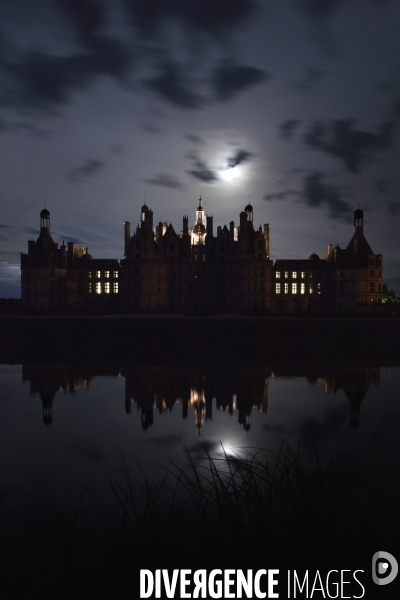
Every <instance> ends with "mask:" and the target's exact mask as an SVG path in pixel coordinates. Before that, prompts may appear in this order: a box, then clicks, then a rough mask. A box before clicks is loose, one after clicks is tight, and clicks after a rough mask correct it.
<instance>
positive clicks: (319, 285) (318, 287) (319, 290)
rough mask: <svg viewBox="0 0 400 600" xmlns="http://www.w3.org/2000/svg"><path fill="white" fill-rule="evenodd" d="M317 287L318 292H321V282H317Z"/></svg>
mask: <svg viewBox="0 0 400 600" xmlns="http://www.w3.org/2000/svg"><path fill="white" fill-rule="evenodd" d="M317 289H318V294H320V293H321V284H320V283H318V284H317Z"/></svg>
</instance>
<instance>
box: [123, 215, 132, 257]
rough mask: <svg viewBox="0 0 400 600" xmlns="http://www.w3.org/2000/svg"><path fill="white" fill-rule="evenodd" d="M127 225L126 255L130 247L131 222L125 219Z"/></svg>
mask: <svg viewBox="0 0 400 600" xmlns="http://www.w3.org/2000/svg"><path fill="white" fill-rule="evenodd" d="M124 226H125V252H124V256H126V255H127V252H128V249H129V242H130V239H131V224H130V223H129V221H125V223H124Z"/></svg>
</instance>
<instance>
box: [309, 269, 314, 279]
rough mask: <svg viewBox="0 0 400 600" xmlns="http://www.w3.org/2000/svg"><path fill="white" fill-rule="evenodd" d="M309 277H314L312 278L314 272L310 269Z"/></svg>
mask: <svg viewBox="0 0 400 600" xmlns="http://www.w3.org/2000/svg"><path fill="white" fill-rule="evenodd" d="M308 278H309V279H312V278H313V273H312V271H310V272H309V274H308Z"/></svg>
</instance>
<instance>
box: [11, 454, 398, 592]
mask: <svg viewBox="0 0 400 600" xmlns="http://www.w3.org/2000/svg"><path fill="white" fill-rule="evenodd" d="M171 469H172V474H170V475H169V477H168V478H167V479H164V480H163V481H161V482H159V483H156V484H155V483H153V484H152V483H151V482H148V481H146V480H145V478H144V477H140V478H139V479H133V478H132V476H131V475H130V474H129V473H127V482H126V486H125V487H124V488H121V487H120V486H118V485H117V484H116V483H115V482H113V481H110V485H111V486H113V489H114V494H115V503H114V504H113V505H112V506H104V505H102V504H101V502H100V501H99V500H98V499H96V498H93V497H90V496H89V497H88V496H83V498H82V502H81V504H80V505H79V506H78V507H77V508H76V510H75V511H73V512H72V513H71V514H68V515H62V516H60V519H61V518H62V519H63V523H64V529H63V530H62V531H60V529H58V530H57V534H54V535H53V534H52V531H51V529H49V528H48V524H45V523H44V524H42V525H40V524H39V525H37V526H36V529H35V530H33V531H32V532H31V533H30V534H29V535H26V536H20V537H19V538H14V539H12V538H11V539H10V538H9V539H7V540H3V542H2V548H1V550H2V556H3V560H2V563H1V570H2V576H1V579H0V584H1V585H0V589H1V590H2V593H3V595H2V597H4V598H7V599H8V598H43V599H44V600H47V599H48V598H57V599H64V598H65V599H67V598H68V599H69V598H82V599H83V598H85V599H86V600H88V599H92V598H93V599H101V598H105V599H108V598H117V599H119V600H122V599H125V598H129V599H131V598H139V573H140V569H147V570H149V571H151V572H153V573H154V572H155V570H156V569H169V570H170V573H171V574H172V570H173V569H183V568H184V569H192V571H194V570H198V569H205V570H207V572H208V573H209V572H211V571H212V570H213V569H220V570H221V571H223V570H224V569H234V570H235V569H242V570H243V571H244V572H245V573H247V569H252V570H253V572H256V571H257V570H260V569H266V570H268V569H279V576H277V578H278V581H279V586H278V589H277V590H276V589H275V591H279V597H280V598H289V597H299V598H305V597H307V598H311V597H312V598H326V597H331V598H338V597H340V598H345V597H346V598H353V597H354V598H355V597H358V598H360V597H365V598H367V599H368V600H373V599H378V598H379V599H380V600H381V599H382V598H390V599H394V598H397V597H398V594H399V591H400V586H399V583H398V581H399V580H398V579H397V580H396V581H394V582H393V583H391V584H390V585H388V586H385V587H383V586H377V585H376V584H375V583H373V582H372V571H371V568H372V567H371V565H372V557H373V555H374V554H375V553H376V552H377V551H380V550H385V551H386V552H390V553H392V554H393V555H394V556H397V558H398V551H399V545H398V541H399V534H400V528H399V525H400V520H399V511H398V498H397V497H394V496H393V495H392V493H391V490H390V487H387V486H386V485H379V486H378V485H377V486H375V485H371V482H370V481H369V482H368V481H366V479H365V473H364V471H363V470H362V471H360V470H357V469H355V467H354V466H353V465H352V463H351V457H349V456H346V457H343V456H341V457H336V458H334V459H330V458H328V459H325V460H322V459H321V458H319V457H318V456H316V455H310V454H307V455H300V454H299V453H293V452H292V451H291V450H290V449H287V448H285V447H283V449H282V451H281V453H280V454H278V455H277V456H271V455H269V456H268V453H266V452H264V453H262V452H261V453H258V454H254V453H252V454H248V455H247V456H246V455H245V456H244V457H243V456H241V458H240V459H239V458H235V457H227V456H224V453H223V450H222V454H221V458H220V459H213V460H211V459H210V458H209V457H208V458H207V457H205V460H204V465H203V466H200V467H199V466H194V464H193V463H192V461H191V458H190V456H188V468H187V469H184V470H179V469H174V468H173V467H172V468H171ZM294 572H296V574H297V576H298V577H299V578H300V580H301V581H304V577H306V573H308V575H307V577H308V579H307V588H308V594H307V595H306V594H305V592H304V591H303V593H300V591H299V590H297V595H294V594H293V590H292V595H289V594H288V591H287V587H288V573H290V578H291V580H292V581H291V585H293V583H294V579H293V578H294ZM317 572H318V577H320V579H318V578H317V575H316V573H317ZM329 572H330V573H331V574H330V576H329V577H328V579H327V574H328V573H329ZM316 578H317V579H316ZM263 581H264V584H265V578H264V580H263ZM343 581H345V582H346V583H343ZM315 582H316V583H315ZM313 585H314V586H315V587H318V588H319V591H314V592H313V593H312V594H311V591H312V587H313ZM340 586H342V588H341V591H339V590H340ZM321 587H322V591H321ZM263 589H265V588H263ZM187 591H188V592H189V588H188V590H187ZM328 592H329V593H330V595H328ZM310 594H311V595H310ZM151 597H153V598H154V597H155V595H154V594H153V595H152V596H151ZM158 597H160V596H158ZM161 597H163V598H165V597H167V596H166V595H165V593H163V594H161ZM169 597H175V598H180V597H191V596H181V595H180V593H176V594H175V595H174V596H169ZM201 597H204V596H201ZM205 597H207V598H208V597H212V596H210V595H207V596H205ZM213 597H237V596H236V595H234V596H213ZM251 597H254V596H251Z"/></svg>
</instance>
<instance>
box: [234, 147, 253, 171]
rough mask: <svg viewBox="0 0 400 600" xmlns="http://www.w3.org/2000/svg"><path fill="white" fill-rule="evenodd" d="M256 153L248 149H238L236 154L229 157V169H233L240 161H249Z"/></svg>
mask: <svg viewBox="0 0 400 600" xmlns="http://www.w3.org/2000/svg"><path fill="white" fill-rule="evenodd" d="M253 156H254V154H253V153H252V152H248V151H247V150H238V151H237V152H236V154H235V155H234V156H231V157H229V158H228V169H233V168H234V167H236V166H237V165H240V163H243V162H248V161H249V160H250V159H251V158H252V157H253Z"/></svg>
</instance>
